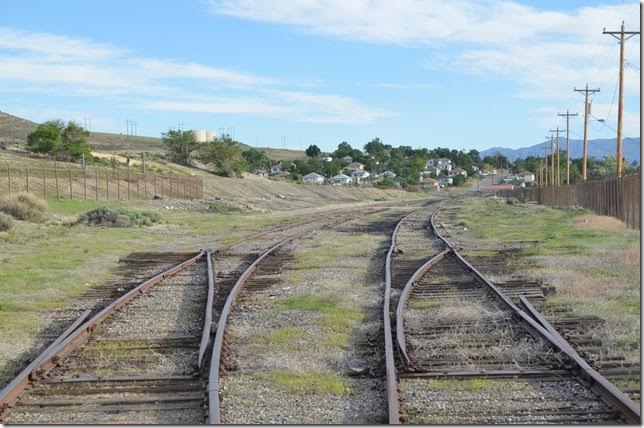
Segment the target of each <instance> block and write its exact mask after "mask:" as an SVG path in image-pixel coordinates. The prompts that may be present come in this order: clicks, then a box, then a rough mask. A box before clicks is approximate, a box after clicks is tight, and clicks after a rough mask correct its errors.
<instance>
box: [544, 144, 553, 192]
mask: <svg viewBox="0 0 644 428" xmlns="http://www.w3.org/2000/svg"><path fill="white" fill-rule="evenodd" d="M546 138H548V136H546ZM550 144H552V137H550ZM543 160H544V162H545V163H546V172H545V174H544V176H543V178H544V180H543V182H544V183H545V187H548V143H545V144H544V145H543Z"/></svg>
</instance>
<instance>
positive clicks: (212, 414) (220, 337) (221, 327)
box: [208, 230, 310, 425]
mask: <svg viewBox="0 0 644 428" xmlns="http://www.w3.org/2000/svg"><path fill="white" fill-rule="evenodd" d="M308 232H310V230H303V231H301V232H297V233H294V234H292V235H289V236H287V237H285V238H283V239H282V240H280V241H279V242H278V243H277V244H274V245H273V246H271V247H269V248H268V249H267V250H265V251H263V252H262V253H261V254H260V255H259V256H258V257H257V258H256V259H255V261H254V262H253V263H252V264H251V265H250V266H249V267H248V269H246V270H245V271H244V273H243V274H242V275H241V276H240V277H239V278H238V279H237V281H236V282H235V285H234V286H233V288H232V289H231V290H230V293H229V294H228V297H227V298H226V303H225V304H224V308H223V309H222V311H221V315H220V316H219V321H218V323H217V331H216V332H215V341H214V344H213V347H212V356H211V358H210V371H209V375H208V423H209V424H211V425H212V424H220V423H221V408H220V405H219V370H220V367H221V356H222V353H223V347H224V333H225V330H226V324H227V322H228V316H229V315H230V312H231V310H232V306H233V303H234V301H235V299H236V298H237V296H238V295H239V293H240V291H241V289H242V287H243V286H244V284H245V283H246V281H247V280H248V279H249V278H250V277H251V275H252V274H253V273H254V272H255V270H256V269H257V267H258V266H259V264H260V263H261V262H262V260H264V259H265V258H266V257H267V256H268V255H269V254H270V253H272V252H273V251H275V250H277V249H278V248H280V247H281V246H283V245H285V244H286V243H288V242H290V241H291V240H293V239H295V238H297V237H299V236H302V235H304V234H305V233H308Z"/></svg>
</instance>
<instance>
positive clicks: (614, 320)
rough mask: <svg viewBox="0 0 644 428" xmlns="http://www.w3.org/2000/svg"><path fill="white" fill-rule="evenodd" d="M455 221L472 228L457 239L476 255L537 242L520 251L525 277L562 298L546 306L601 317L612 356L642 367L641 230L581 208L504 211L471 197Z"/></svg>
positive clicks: (551, 298) (532, 206)
mask: <svg viewBox="0 0 644 428" xmlns="http://www.w3.org/2000/svg"><path fill="white" fill-rule="evenodd" d="M458 221H467V222H468V224H470V227H468V230H467V231H462V232H460V233H459V234H458V236H454V237H453V238H456V240H457V241H459V242H463V243H466V244H467V245H475V246H476V249H475V251H478V248H480V247H484V248H485V247H490V248H504V247H505V246H507V245H512V244H513V243H518V244H521V243H525V241H537V242H536V243H535V245H533V246H531V247H529V248H525V249H523V250H521V254H522V255H523V256H524V257H523V259H524V260H522V262H521V263H522V264H525V263H526V262H527V263H528V264H529V265H530V266H531V267H530V268H529V269H528V270H527V273H528V274H530V275H531V276H533V277H535V278H540V279H542V280H544V281H545V283H547V284H550V285H554V286H555V288H556V291H557V292H556V294H555V295H552V296H549V297H548V298H547V302H548V303H552V304H565V305H571V306H572V307H573V310H574V312H576V313H577V314H579V315H596V316H599V317H601V318H604V319H605V320H606V323H605V325H604V326H602V327H601V328H600V329H598V330H597V331H596V335H597V337H598V338H600V339H603V340H605V345H606V346H607V347H608V351H609V352H610V350H611V348H612V350H613V351H617V352H621V353H624V354H625V355H626V357H627V358H628V359H630V360H633V361H639V359H640V319H639V313H640V270H639V269H640V249H639V248H640V232H639V231H637V230H631V229H627V228H626V227H625V226H624V225H623V224H622V223H620V222H619V221H617V220H615V219H613V218H610V217H605V216H598V215H594V214H591V213H589V212H588V211H586V210H582V209H576V208H567V209H553V208H549V207H545V206H541V205H536V204H516V205H507V204H505V203H503V200H502V199H499V200H496V201H495V200H492V199H490V198H487V199H483V198H468V199H466V200H465V201H464V202H463V204H462V205H461V206H460V207H459V209H458V214H457V215H456V216H455V219H454V222H458ZM464 254H465V256H466V257H467V256H468V255H470V252H469V251H465V252H464ZM473 255H476V254H473Z"/></svg>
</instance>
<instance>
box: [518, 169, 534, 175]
mask: <svg viewBox="0 0 644 428" xmlns="http://www.w3.org/2000/svg"><path fill="white" fill-rule="evenodd" d="M517 175H534V172H531V171H528V170H523V171H521V172H520V173H519V174H517Z"/></svg>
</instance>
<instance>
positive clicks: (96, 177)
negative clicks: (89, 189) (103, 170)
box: [94, 168, 98, 201]
mask: <svg viewBox="0 0 644 428" xmlns="http://www.w3.org/2000/svg"><path fill="white" fill-rule="evenodd" d="M94 178H95V179H96V187H95V188H94V193H95V194H96V200H97V201H98V168H95V169H94Z"/></svg>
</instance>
